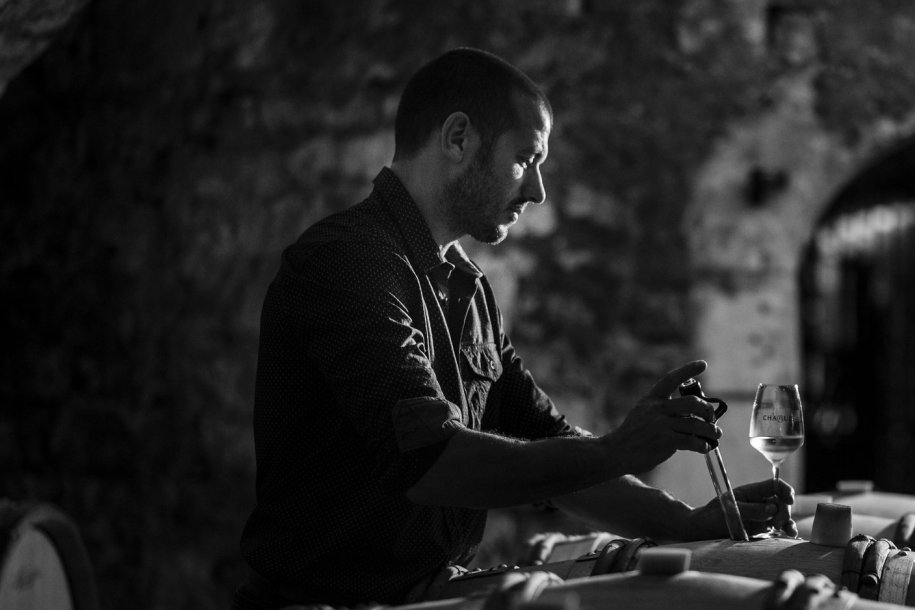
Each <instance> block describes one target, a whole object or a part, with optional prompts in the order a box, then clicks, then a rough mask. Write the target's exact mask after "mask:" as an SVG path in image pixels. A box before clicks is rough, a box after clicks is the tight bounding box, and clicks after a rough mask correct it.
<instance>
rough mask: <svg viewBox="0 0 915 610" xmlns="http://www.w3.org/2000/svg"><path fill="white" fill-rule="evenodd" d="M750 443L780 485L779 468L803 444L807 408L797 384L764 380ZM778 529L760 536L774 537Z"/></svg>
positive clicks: (755, 403)
mask: <svg viewBox="0 0 915 610" xmlns="http://www.w3.org/2000/svg"><path fill="white" fill-rule="evenodd" d="M749 436H750V445H752V446H753V448H754V449H756V450H757V451H759V452H760V453H761V454H763V456H765V458H766V459H767V460H769V463H770V464H772V481H773V485H772V491H773V493H774V492H775V490H776V489H777V488H778V479H779V467H780V466H781V464H782V462H784V461H785V458H787V457H788V456H789V455H791V454H792V453H794V452H795V451H797V450H798V449H799V448H800V447H801V445H803V444H804V411H803V407H802V406H801V395H800V392H799V391H798V389H797V385H778V384H773V383H761V384H759V387H758V388H757V389H756V397H755V398H754V399H753V413H752V415H751V416H750V435H749ZM781 535H782V534H780V533H779V532H778V531H776V530H775V528H772V527H770V528H769V531H768V532H766V533H763V534H761V535H760V536H758V537H762V538H775V537H779V536H781Z"/></svg>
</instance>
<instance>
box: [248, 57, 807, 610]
mask: <svg viewBox="0 0 915 610" xmlns="http://www.w3.org/2000/svg"><path fill="white" fill-rule="evenodd" d="M552 124H553V116H552V110H551V108H550V105H549V102H548V101H547V99H546V97H545V95H544V94H543V92H542V91H541V90H540V89H538V88H537V86H536V85H535V84H534V83H533V82H532V81H531V80H530V79H529V78H528V77H527V76H525V75H524V74H522V73H521V72H520V71H518V70H517V69H516V68H514V67H512V66H510V65H509V64H507V63H506V62H504V61H502V60H501V59H498V58H496V57H494V56H492V55H490V54H487V53H484V52H482V51H478V50H473V49H458V50H455V51H451V52H449V53H446V54H444V55H443V56H441V57H439V58H438V59H436V60H434V61H432V62H431V63H429V64H428V65H426V66H425V67H424V68H422V69H421V70H420V71H419V72H418V73H417V74H416V75H415V76H414V77H413V79H411V81H410V82H409V84H408V85H407V87H406V90H405V91H404V94H403V97H402V99H401V102H400V106H399V108H398V112H397V119H396V125H395V140H396V141H395V155H394V160H393V163H392V165H391V168H390V169H388V168H385V169H383V170H382V171H381V173H380V174H379V175H378V177H377V178H376V179H375V182H374V183H375V188H374V190H373V191H372V193H371V195H370V196H369V197H368V198H367V199H366V200H365V201H363V202H362V203H360V204H359V205H357V206H355V207H353V208H350V209H349V210H346V211H344V212H342V213H340V214H337V215H334V216H331V217H330V218H327V219H325V220H323V221H321V222H319V223H317V224H316V225H314V226H312V227H311V228H309V229H308V230H307V231H306V232H305V233H304V234H303V235H302V236H301V237H300V238H299V240H298V241H297V242H296V243H295V244H293V245H292V246H290V247H289V248H287V250H286V251H285V252H284V254H283V260H282V264H281V268H280V270H279V272H278V274H277V276H276V278H275V279H274V281H273V283H272V284H271V286H270V288H269V291H268V293H267V296H266V299H265V303H264V310H263V314H262V321H261V324H262V326H261V347H260V353H259V361H258V374H257V387H256V396H255V412H254V434H255V441H256V448H257V467H258V472H257V499H258V504H257V507H256V509H255V510H254V512H253V514H252V515H251V518H250V519H249V521H248V524H247V526H246V528H245V531H244V533H243V536H242V552H243V555H244V557H245V559H246V560H247V561H248V563H249V564H250V566H251V568H252V570H253V572H252V575H251V576H250V578H249V579H248V581H246V583H245V584H244V585H243V586H242V587H241V588H240V589H239V591H238V592H237V593H236V602H235V603H236V607H237V608H269V607H281V606H283V605H284V604H289V603H293V602H297V603H326V604H333V605H354V604H360V603H368V602H377V603H384V604H396V603H402V602H403V601H404V600H405V599H406V598H407V596H408V593H409V592H410V590H411V589H414V588H415V587H418V586H421V583H422V582H423V581H425V580H427V579H430V578H431V577H433V576H434V575H435V574H436V573H438V572H439V571H440V570H442V569H443V568H444V567H445V566H447V565H449V564H458V565H462V564H466V563H467V562H469V561H470V560H471V559H472V557H473V555H474V553H475V551H476V549H477V546H478V544H479V542H480V539H481V537H482V533H483V526H484V523H485V519H486V509H489V508H494V507H501V506H510V505H517V504H524V503H534V502H539V501H545V500H551V501H552V502H553V503H554V504H555V505H557V506H558V507H560V508H562V509H566V510H570V511H572V512H573V513H574V514H577V515H579V516H581V517H582V518H585V519H589V520H591V521H592V522H593V523H594V524H596V525H598V526H600V527H603V528H606V529H608V530H610V531H613V532H615V533H618V534H622V535H641V536H651V537H655V538H659V539H666V540H670V539H707V538H713V537H722V536H727V530H726V528H725V524H724V520H723V518H722V515H721V512H720V509H719V508H718V506H717V500H715V501H714V502H710V503H709V504H707V505H706V506H704V507H701V508H697V509H693V508H692V507H690V506H688V505H686V504H684V503H682V502H680V501H678V500H676V499H674V498H673V497H672V496H670V495H669V494H667V493H666V492H663V491H660V490H657V489H654V488H651V487H648V486H646V485H644V484H643V483H641V482H640V481H639V480H638V479H636V478H634V477H632V476H630V474H631V473H642V472H645V471H648V470H650V469H652V468H653V467H655V466H656V465H658V464H660V463H661V462H663V461H664V460H666V459H667V458H669V457H670V456H671V455H672V454H673V453H674V452H675V451H677V450H679V449H686V450H690V451H695V452H700V453H703V452H706V451H709V449H710V448H711V446H714V445H717V439H718V438H719V437H720V435H721V430H720V429H719V428H717V427H716V426H715V425H714V423H711V420H712V419H713V408H712V406H711V405H710V404H708V403H707V402H705V401H703V400H701V399H699V398H696V397H679V396H677V397H674V398H671V394H672V393H675V390H676V388H677V386H678V384H680V383H681V382H683V381H685V380H686V379H688V378H690V377H693V376H696V375H699V374H700V373H701V372H702V371H703V370H704V369H705V366H706V365H705V363H704V362H702V361H695V362H691V363H688V364H686V365H684V366H682V367H680V368H678V369H676V370H674V371H671V372H670V373H668V374H666V375H665V376H663V377H662V378H661V379H660V380H659V381H658V382H657V384H656V385H655V386H654V388H653V389H652V390H651V391H650V392H649V393H648V394H647V395H646V397H645V398H644V399H643V400H642V401H640V402H639V404H638V405H636V407H635V408H634V409H633V410H632V411H631V412H630V414H629V415H628V417H627V418H626V419H625V421H624V422H623V424H622V425H621V426H620V427H619V428H618V429H616V430H613V431H612V432H610V433H608V434H606V435H604V436H601V437H590V436H588V435H585V434H582V433H580V432H578V431H576V429H575V428H573V427H572V426H571V425H570V424H569V423H568V422H567V421H566V420H565V418H564V417H563V416H562V415H561V414H560V413H559V412H558V411H557V409H556V408H555V406H554V405H553V403H552V402H551V401H550V399H549V398H548V397H547V396H546V395H545V394H544V393H543V392H542V391H541V390H540V388H538V387H537V385H536V384H535V382H534V380H533V378H532V376H531V375H530V373H529V372H528V371H527V370H526V369H525V368H524V366H523V365H522V363H521V360H520V359H519V357H518V355H517V354H516V353H515V350H514V348H513V347H512V344H511V342H510V341H509V339H508V337H507V336H506V334H505V331H504V328H503V323H502V319H501V316H500V313H499V309H498V307H497V305H496V302H495V299H494V297H493V293H492V290H491V289H490V286H489V284H488V283H487V281H486V277H485V276H484V275H483V274H482V273H481V272H480V270H479V269H478V268H477V267H476V266H475V265H474V264H473V263H472V262H471V261H470V260H469V259H468V258H467V257H466V255H465V254H464V252H463V250H462V249H461V246H460V245H459V243H458V241H457V240H458V238H460V237H463V236H464V235H469V236H471V237H473V238H474V239H477V240H480V241H483V242H487V243H493V244H495V243H498V242H500V241H501V240H502V239H504V238H505V236H506V235H507V233H508V231H509V228H510V227H511V225H512V224H514V223H515V222H516V221H517V220H518V218H519V217H520V216H521V214H522V213H523V212H524V210H525V208H526V207H527V206H528V205H530V204H541V203H543V201H544V199H545V197H546V193H545V191H544V185H543V180H542V177H541V174H540V166H541V164H542V163H543V162H544V161H545V160H546V158H547V154H548V152H549V150H548V140H549V135H550V129H551V127H552ZM791 494H792V491H791V489H790V487H788V486H787V485H783V486H782V487H781V488H779V490H778V495H779V496H780V499H781V504H787V503H790V502H791V501H792V498H791ZM765 496H772V484H771V483H770V482H765V483H764V484H756V485H749V486H746V487H744V488H739V489H738V497H739V498H740V499H741V500H744V502H742V503H741V505H740V508H741V510H742V514H743V516H744V518H745V520H746V521H747V522H748V526H749V528H750V529H751V530H753V531H761V530H762V529H764V528H765V526H766V525H767V522H769V521H771V520H772V519H773V516H774V515H775V512H776V508H777V507H776V504H777V502H776V501H775V499H770V500H768V501H767V500H765V499H764V497H765ZM785 512H786V511H781V512H780V515H781V516H780V517H779V518H778V520H777V521H778V522H777V525H781V526H785V527H786V528H791V527H793V523H792V522H791V521H790V518H789V517H787V516H786V514H785Z"/></svg>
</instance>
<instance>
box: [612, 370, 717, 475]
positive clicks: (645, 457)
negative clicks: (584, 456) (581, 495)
mask: <svg viewBox="0 0 915 610" xmlns="http://www.w3.org/2000/svg"><path fill="white" fill-rule="evenodd" d="M707 366H708V365H707V364H706V362H705V361H704V360H694V361H692V362H689V363H687V364H685V365H683V366H681V367H679V368H676V369H674V370H672V371H670V372H668V373H667V374H666V375H664V376H663V377H661V379H660V380H658V382H657V383H656V384H655V385H654V387H653V388H652V389H651V391H650V392H649V393H648V394H647V395H646V396H645V397H644V398H642V399H641V400H640V401H639V402H638V404H636V406H635V407H634V408H633V409H632V410H631V411H630V412H629V414H628V415H627V416H626V419H625V420H624V421H623V423H622V425H620V427H619V428H617V429H616V430H614V431H613V432H610V433H609V434H606V435H604V436H603V437H601V442H603V443H606V445H607V447H608V449H609V450H610V451H611V452H612V453H613V456H614V459H616V460H618V462H617V463H618V464H620V465H625V466H623V469H624V471H625V472H629V473H633V474H638V473H642V472H646V471H648V470H651V469H652V468H654V467H655V466H657V465H658V464H660V463H662V462H664V461H665V460H667V459H668V458H669V457H670V456H672V455H673V454H674V453H675V452H676V451H677V450H679V449H686V450H688V451H695V452H697V453H707V452H708V451H710V450H711V449H712V448H713V447H717V445H718V439H719V438H720V437H721V429H720V428H718V426H716V425H715V424H714V423H712V421H713V420H714V414H715V407H714V406H713V405H712V404H710V403H708V402H706V401H704V400H702V399H701V398H698V397H696V396H679V395H678V396H676V397H674V398H671V394H673V393H674V392H676V391H677V387H678V386H679V385H680V384H681V383H683V382H684V381H686V380H687V379H689V378H691V377H695V376H697V375H699V374H701V373H702V372H703V371H705V369H706V367H707ZM710 443H713V444H710Z"/></svg>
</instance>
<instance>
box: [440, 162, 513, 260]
mask: <svg viewBox="0 0 915 610" xmlns="http://www.w3.org/2000/svg"><path fill="white" fill-rule="evenodd" d="M491 161H492V152H491V151H489V150H485V149H482V150H480V151H479V152H478V153H477V155H476V157H475V158H474V159H473V161H472V162H471V164H470V166H469V167H468V168H467V171H465V172H464V173H463V174H461V175H460V176H458V177H456V178H454V179H453V180H451V181H450V182H449V183H447V184H446V185H445V187H444V190H443V192H442V204H443V205H442V208H443V210H444V215H445V221H446V223H447V224H448V227H449V228H450V229H451V230H452V231H453V232H455V233H457V234H458V235H469V236H470V237H472V238H474V239H475V240H477V241H479V242H482V243H484V244H490V245H495V244H498V243H499V242H501V241H502V240H503V239H505V237H506V235H508V226H507V225H500V224H499V223H498V221H497V220H496V219H495V214H498V213H499V212H500V210H501V207H502V206H501V204H500V202H499V201H498V200H497V199H496V198H497V197H498V192H499V189H498V186H497V183H496V180H495V179H494V178H493V176H492V170H491V168H490V165H491Z"/></svg>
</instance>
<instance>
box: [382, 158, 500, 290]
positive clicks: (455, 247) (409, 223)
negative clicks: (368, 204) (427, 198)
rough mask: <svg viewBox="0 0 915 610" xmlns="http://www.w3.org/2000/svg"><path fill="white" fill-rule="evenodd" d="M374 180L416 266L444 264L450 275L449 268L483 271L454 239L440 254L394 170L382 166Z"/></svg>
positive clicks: (427, 267) (474, 272) (472, 272)
mask: <svg viewBox="0 0 915 610" xmlns="http://www.w3.org/2000/svg"><path fill="white" fill-rule="evenodd" d="M374 184H375V189H376V190H377V191H378V193H379V194H380V195H381V199H382V200H383V201H384V203H385V204H386V205H387V208H388V210H389V211H390V213H391V215H392V216H393V217H394V221H395V222H396V223H397V226H398V227H399V228H400V231H401V233H402V234H403V237H404V240H405V241H406V243H407V247H408V249H409V250H410V254H411V258H412V259H413V261H414V263H415V264H416V266H417V267H418V268H420V269H422V270H423V271H424V272H425V273H429V272H430V271H432V270H433V269H436V268H438V267H439V266H445V267H446V269H447V271H446V275H445V277H447V276H448V275H450V268H454V269H458V270H460V271H463V272H464V273H466V274H468V275H471V276H472V277H473V279H477V278H480V277H482V276H483V273H482V272H481V271H480V270H479V268H477V266H476V265H474V264H473V262H472V261H471V260H470V258H468V256H467V254H466V253H465V252H464V249H463V248H462V247H461V245H460V244H459V243H457V242H454V244H452V246H451V247H450V248H448V249H447V250H446V251H445V256H444V257H443V256H442V254H441V251H440V250H439V247H438V244H436V243H435V240H434V239H433V238H432V232H431V231H430V230H429V225H428V224H427V223H426V219H425V218H423V215H422V212H420V211H419V206H417V205H416V202H415V201H414V200H413V197H411V196H410V193H409V192H407V189H406V187H405V186H404V185H403V183H402V182H401V181H400V178H398V177H397V174H395V173H394V172H393V171H391V169H390V168H388V167H384V168H382V170H381V171H380V172H379V173H378V175H377V176H376V177H375V180H374Z"/></svg>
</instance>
